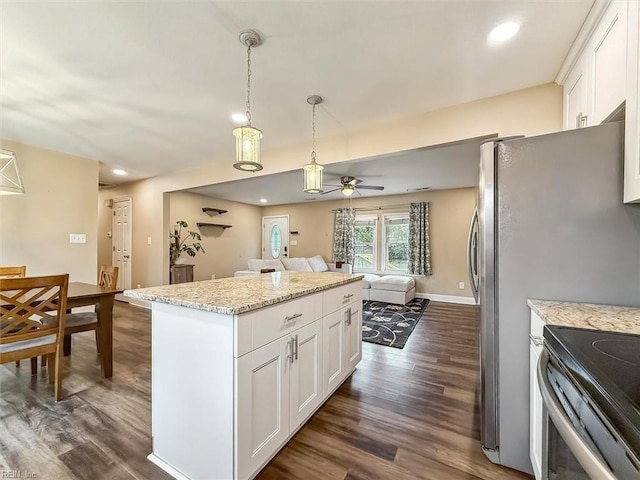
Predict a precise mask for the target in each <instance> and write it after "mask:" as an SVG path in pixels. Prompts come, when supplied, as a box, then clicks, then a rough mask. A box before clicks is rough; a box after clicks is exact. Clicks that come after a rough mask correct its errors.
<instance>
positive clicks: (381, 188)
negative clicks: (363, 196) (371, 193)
mask: <svg viewBox="0 0 640 480" xmlns="http://www.w3.org/2000/svg"><path fill="white" fill-rule="evenodd" d="M355 187H356V188H362V189H363V190H384V187H381V186H380V185H356V186H355Z"/></svg>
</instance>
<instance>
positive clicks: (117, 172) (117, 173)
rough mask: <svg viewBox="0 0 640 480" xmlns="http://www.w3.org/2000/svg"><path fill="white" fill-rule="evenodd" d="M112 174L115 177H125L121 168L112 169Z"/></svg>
mask: <svg viewBox="0 0 640 480" xmlns="http://www.w3.org/2000/svg"><path fill="white" fill-rule="evenodd" d="M113 173H115V174H116V175H126V174H127V172H126V171H124V170H122V169H121V168H115V169H113Z"/></svg>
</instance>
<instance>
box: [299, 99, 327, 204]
mask: <svg viewBox="0 0 640 480" xmlns="http://www.w3.org/2000/svg"><path fill="white" fill-rule="evenodd" d="M307 103H308V104H309V105H313V113H312V120H311V125H312V135H313V143H312V147H311V163H308V164H307V165H305V166H304V167H302V170H303V172H304V179H303V181H304V184H303V191H304V192H305V193H322V191H323V190H322V171H323V170H324V167H323V166H322V165H320V164H319V163H317V162H316V105H317V104H319V103H322V97H321V96H319V95H311V96H310V97H307Z"/></svg>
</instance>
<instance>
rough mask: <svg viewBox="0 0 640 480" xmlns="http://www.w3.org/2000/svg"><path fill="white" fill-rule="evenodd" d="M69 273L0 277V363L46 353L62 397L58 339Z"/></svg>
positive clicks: (56, 389)
mask: <svg viewBox="0 0 640 480" xmlns="http://www.w3.org/2000/svg"><path fill="white" fill-rule="evenodd" d="M68 287H69V274H64V275H50V276H45V277H25V278H6V279H0V364H4V363H8V362H14V361H16V360H21V359H25V358H37V357H38V356H40V355H42V356H47V357H48V359H49V383H50V384H53V385H54V396H55V399H56V401H58V400H61V399H62V339H63V333H64V327H65V324H64V323H65V312H66V309H67V291H68Z"/></svg>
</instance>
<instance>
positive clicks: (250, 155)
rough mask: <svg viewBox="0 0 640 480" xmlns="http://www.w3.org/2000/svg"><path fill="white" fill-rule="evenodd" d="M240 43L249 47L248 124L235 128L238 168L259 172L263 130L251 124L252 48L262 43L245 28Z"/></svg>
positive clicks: (253, 33)
mask: <svg viewBox="0 0 640 480" xmlns="http://www.w3.org/2000/svg"><path fill="white" fill-rule="evenodd" d="M240 43H242V44H243V45H244V46H246V47H247V124H246V125H243V126H241V127H237V128H234V129H233V135H234V136H235V137H236V161H235V163H234V164H233V166H234V167H235V168H237V169H238V170H244V171H246V172H257V171H258V170H262V163H261V160H260V140H261V139H262V131H260V130H258V129H257V128H254V127H252V126H251V49H252V48H255V47H257V46H258V45H260V44H261V43H262V39H261V38H260V35H258V33H257V32H254V31H253V30H245V31H243V32H241V33H240Z"/></svg>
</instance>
